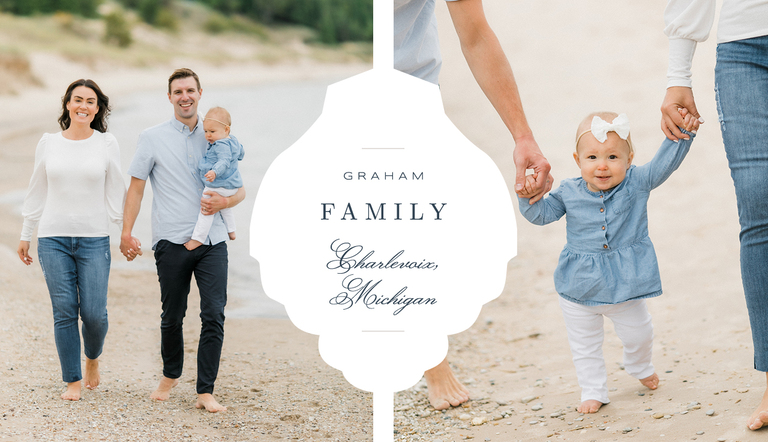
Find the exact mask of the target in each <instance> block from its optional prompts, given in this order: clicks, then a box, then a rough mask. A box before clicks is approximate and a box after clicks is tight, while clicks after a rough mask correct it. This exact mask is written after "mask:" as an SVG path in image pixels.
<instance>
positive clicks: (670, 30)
mask: <svg viewBox="0 0 768 442" xmlns="http://www.w3.org/2000/svg"><path fill="white" fill-rule="evenodd" d="M714 21H715V0H668V1H667V8H666V9H665V10H664V25H665V26H664V33H665V34H667V37H669V68H668V70H667V87H672V86H686V87H691V85H692V82H691V65H692V64H693V54H694V52H695V51H696V43H697V42H702V41H704V40H706V39H707V37H709V31H710V30H711V29H712V23H714Z"/></svg>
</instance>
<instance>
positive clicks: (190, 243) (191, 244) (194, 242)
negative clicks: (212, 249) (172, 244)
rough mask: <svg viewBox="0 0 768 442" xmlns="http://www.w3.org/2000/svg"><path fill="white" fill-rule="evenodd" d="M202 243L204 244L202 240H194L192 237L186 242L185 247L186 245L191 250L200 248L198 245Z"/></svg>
mask: <svg viewBox="0 0 768 442" xmlns="http://www.w3.org/2000/svg"><path fill="white" fill-rule="evenodd" d="M202 245H203V243H201V242H200V241H197V240H194V239H190V240H189V241H187V242H185V243H184V247H186V248H187V250H190V251H192V250H195V249H196V248H198V247H200V246H202Z"/></svg>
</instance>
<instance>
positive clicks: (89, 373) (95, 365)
mask: <svg viewBox="0 0 768 442" xmlns="http://www.w3.org/2000/svg"><path fill="white" fill-rule="evenodd" d="M83 381H85V388H87V389H89V390H93V389H94V388H96V387H98V386H99V383H100V382H101V375H99V360H98V359H88V358H87V357H86V358H85V378H84V379H83Z"/></svg>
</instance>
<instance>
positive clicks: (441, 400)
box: [424, 359, 469, 410]
mask: <svg viewBox="0 0 768 442" xmlns="http://www.w3.org/2000/svg"><path fill="white" fill-rule="evenodd" d="M424 378H425V379H426V380H427V389H428V391H429V403H430V404H432V406H433V407H435V410H445V409H448V408H451V407H457V406H459V405H461V404H463V403H464V402H467V401H468V400H469V390H467V389H466V388H465V387H464V385H462V384H461V382H459V380H458V379H456V375H454V374H453V371H452V370H451V366H450V365H448V359H443V362H441V363H440V364H439V365H438V366H437V367H435V368H431V369H429V370H427V371H425V372H424Z"/></svg>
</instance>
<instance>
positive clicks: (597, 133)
mask: <svg viewBox="0 0 768 442" xmlns="http://www.w3.org/2000/svg"><path fill="white" fill-rule="evenodd" d="M588 132H592V135H594V137H595V138H596V139H597V141H599V142H600V143H605V140H607V139H608V132H616V135H618V136H619V138H621V139H622V140H626V141H627V143H628V144H629V149H630V150H632V143H630V142H629V139H628V138H629V117H627V114H620V115H619V116H618V117H616V118H614V119H613V121H612V122H611V123H609V122H607V121H605V120H603V119H602V118H600V117H598V116H597V115H595V116H594V117H592V126H591V127H590V128H589V130H585V131H584V132H582V133H580V134H579V136H578V137H577V138H576V145H577V146H578V145H579V140H581V137H583V136H584V134H586V133H588Z"/></svg>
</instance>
